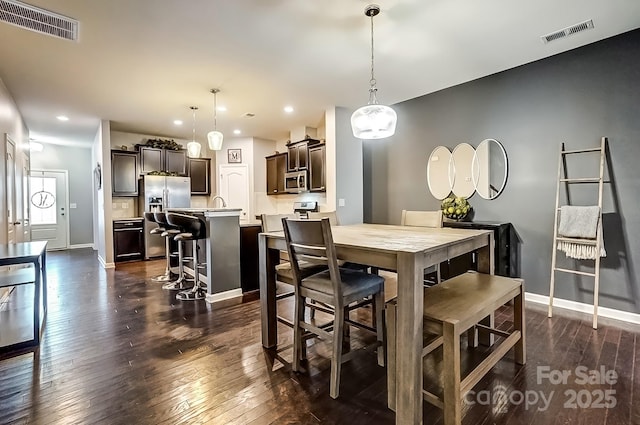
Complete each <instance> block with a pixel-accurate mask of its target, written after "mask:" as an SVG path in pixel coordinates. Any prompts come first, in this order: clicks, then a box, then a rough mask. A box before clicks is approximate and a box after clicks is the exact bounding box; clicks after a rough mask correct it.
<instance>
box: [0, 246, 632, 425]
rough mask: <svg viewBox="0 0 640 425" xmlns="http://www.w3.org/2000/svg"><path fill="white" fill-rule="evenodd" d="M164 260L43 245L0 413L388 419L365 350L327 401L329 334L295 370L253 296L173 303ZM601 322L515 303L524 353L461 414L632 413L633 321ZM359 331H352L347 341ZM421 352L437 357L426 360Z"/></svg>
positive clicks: (143, 420) (147, 419)
mask: <svg viewBox="0 0 640 425" xmlns="http://www.w3.org/2000/svg"><path fill="white" fill-rule="evenodd" d="M163 268H164V264H163V261H153V262H139V263H130V264H124V265H118V268H117V269H116V270H109V271H105V270H103V269H101V267H100V266H99V264H98V261H97V258H96V256H95V254H94V253H93V251H91V250H89V249H82V250H74V251H67V252H52V253H50V254H49V255H48V278H49V285H48V286H49V312H48V317H47V323H46V326H45V330H44V335H43V340H42V344H41V347H40V349H39V350H37V351H36V352H29V353H26V354H22V355H19V356H13V357H9V358H5V359H2V360H0V423H2V424H9V423H11V424H13V423H15V424H160V423H163V424H230V423H238V424H240V423H243V424H244V423H250V424H271V423H273V424H316V423H323V424H348V425H356V424H367V425H371V424H392V423H394V419H395V415H394V413H393V412H392V411H390V410H389V409H387V407H386V377H385V369H384V368H381V367H378V366H377V364H376V357H375V354H374V353H372V352H365V353H363V355H362V356H359V357H356V358H355V359H354V360H353V361H351V362H349V363H346V364H345V365H344V366H343V370H342V384H341V392H340V398H339V399H338V400H332V399H331V398H330V397H329V374H330V370H329V369H330V363H329V354H330V346H329V345H328V344H325V343H323V342H320V341H319V342H315V343H310V344H311V345H310V347H309V349H308V355H309V359H310V360H309V365H308V369H309V370H308V372H306V373H301V374H296V373H293V372H291V371H290V369H289V368H288V367H286V366H283V365H282V363H280V362H279V361H277V360H274V354H273V353H271V352H267V351H265V350H263V349H262V346H261V342H260V320H259V302H258V301H255V300H254V301H250V302H246V303H244V304H241V305H237V306H232V307H227V308H220V309H213V308H212V307H211V306H210V305H207V304H206V303H204V302H196V303H193V302H191V303H181V302H177V301H175V300H173V299H172V297H171V295H170V294H169V293H167V292H165V291H162V289H161V288H160V286H161V285H160V284H158V283H155V282H152V281H151V280H150V278H151V277H152V276H155V275H157V274H160V273H162V272H163ZM32 290H33V289H32V288H30V287H29V286H22V287H19V288H17V290H16V291H14V293H13V294H12V295H11V298H10V300H9V302H8V303H6V304H5V305H4V306H2V310H3V311H2V312H0V341H1V338H2V335H3V332H2V329H7V327H9V328H10V327H11V326H12V324H15V323H17V322H20V321H21V320H22V319H21V318H25V319H24V320H28V319H26V318H28V317H29V311H28V310H29V303H30V301H31V297H32V292H31V291H32ZM289 307H291V306H290V305H289ZM508 313H509V312H508V308H506V307H505V309H504V310H503V311H501V312H500V313H499V314H498V315H497V317H496V321H497V322H498V323H500V324H501V326H504V327H508V326H510V324H511V317H510V316H509V314H508ZM362 314H363V315H367V314H368V313H367V312H364V313H362ZM601 322H602V326H601V327H600V329H599V330H597V331H594V330H592V329H591V322H590V318H589V317H587V316H584V317H583V316H579V315H577V314H567V313H564V314H563V313H562V312H561V311H559V310H558V313H557V316H556V317H554V318H553V319H551V320H549V319H547V318H546V314H545V312H544V310H543V309H541V308H539V307H535V308H529V309H527V332H528V334H527V364H526V366H524V367H520V366H516V365H514V364H513V363H512V362H511V361H510V359H511V358H512V357H511V355H510V354H509V355H508V356H507V358H506V359H505V360H502V361H501V362H500V363H498V365H497V366H496V367H495V368H494V369H493V370H492V371H491V372H490V373H489V374H488V375H487V376H486V377H485V378H484V379H483V380H482V381H481V382H480V383H479V384H478V385H477V386H476V387H475V388H474V393H471V394H470V395H468V396H467V401H468V404H467V406H466V407H465V417H464V419H463V423H464V424H468V425H469V424H486V425H489V424H610V425H611V424H640V402H639V400H638V399H639V397H640V396H639V393H640V385H639V383H640V370H639V369H640V368H638V367H637V366H640V338H639V336H640V330H639V328H638V327H633V326H630V325H625V324H621V323H615V322H613V321H606V320H602V321H601ZM26 328H27V329H29V327H28V326H27V327H26ZM280 330H281V332H280V339H281V342H282V344H283V345H286V344H287V343H290V340H291V332H290V330H288V329H287V328H286V327H282V328H280ZM5 334H6V332H5ZM368 341H370V339H369V337H368V336H365V335H364V334H363V333H360V331H358V330H353V331H352V334H351V344H352V346H353V347H357V346H362V345H364V344H365V343H366V342H368ZM281 354H282V356H283V357H284V358H290V355H291V353H290V350H288V351H284V352H282V353H281ZM475 354H477V353H475ZM475 354H474V353H471V354H470V355H469V356H468V359H467V362H472V361H474V360H473V359H474V357H475ZM436 355H437V353H436ZM426 362H427V363H428V365H429V368H428V369H431V368H432V366H433V368H434V369H435V370H437V367H438V361H437V360H435V359H427V360H426ZM431 363H433V364H431ZM579 366H583V367H585V368H586V369H587V370H592V369H600V367H602V368H604V370H605V371H608V370H615V372H616V373H617V375H618V378H617V381H616V382H615V383H604V384H602V383H599V382H598V383H596V382H592V383H587V384H582V383H581V382H580V381H579V379H578V377H579V375H576V367H579ZM545 368H547V369H548V370H549V371H551V376H552V377H555V373H556V372H553V371H569V373H571V376H569V377H568V379H567V383H566V384H562V383H558V384H553V383H552V382H550V380H549V379H546V378H544V377H543V376H542V374H541V371H545V370H547V369H545ZM565 373H566V372H565ZM539 378H542V379H541V380H540V382H539ZM576 380H578V382H576ZM572 391H573V392H575V395H576V397H575V400H572V397H573V393H572ZM606 391H609V392H606ZM611 391H615V393H612V392H611ZM605 392H606V398H605ZM534 395H535V397H537V399H536V398H535V397H534ZM600 395H602V399H600ZM520 396H522V397H523V398H524V399H525V400H529V405H527V404H526V403H525V402H522V400H523V398H521V397H520ZM541 396H544V397H545V399H550V400H549V403H548V405H546V404H544V403H543V401H542V400H541ZM536 400H537V402H536V403H535V404H534V401H536ZM574 402H575V403H574ZM613 402H615V407H611V408H608V409H607V408H603V407H598V406H600V405H606V404H607V403H608V404H612V403H613ZM487 404H488V405H487ZM574 405H575V406H576V408H572V406H574ZM424 417H425V423H428V424H441V423H442V415H441V412H440V411H439V409H437V408H434V407H431V406H429V405H427V404H425V408H424Z"/></svg>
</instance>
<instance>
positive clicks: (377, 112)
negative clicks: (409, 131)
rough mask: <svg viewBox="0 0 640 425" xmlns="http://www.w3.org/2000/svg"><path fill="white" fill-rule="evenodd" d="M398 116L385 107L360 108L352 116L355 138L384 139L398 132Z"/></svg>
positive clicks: (369, 106)
mask: <svg viewBox="0 0 640 425" xmlns="http://www.w3.org/2000/svg"><path fill="white" fill-rule="evenodd" d="M397 121H398V115H397V114H396V111H394V110H393V109H391V108H390V107H388V106H385V105H379V104H373V105H366V106H363V107H361V108H358V109H357V110H356V111H355V112H354V113H353V115H351V129H352V130H353V136H354V137H357V138H358V139H367V140H370V139H384V138H385V137H389V136H393V134H394V133H395V132H396V122H397Z"/></svg>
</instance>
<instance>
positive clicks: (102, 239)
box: [91, 120, 115, 268]
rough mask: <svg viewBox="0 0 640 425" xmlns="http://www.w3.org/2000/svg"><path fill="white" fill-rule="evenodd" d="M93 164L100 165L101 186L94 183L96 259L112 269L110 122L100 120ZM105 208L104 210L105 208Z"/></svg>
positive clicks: (94, 145) (93, 150) (92, 155)
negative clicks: (98, 186)
mask: <svg viewBox="0 0 640 425" xmlns="http://www.w3.org/2000/svg"><path fill="white" fill-rule="evenodd" d="M91 157H92V163H93V164H100V166H101V169H102V186H101V188H100V189H97V186H96V184H95V181H94V185H93V187H94V211H95V215H94V223H96V225H95V226H94V228H95V233H94V241H95V243H96V245H97V246H96V248H97V250H98V259H99V260H100V263H101V264H102V265H103V267H104V268H113V267H115V263H114V261H113V222H112V213H111V131H110V122H109V121H107V120H102V121H101V122H100V127H98V131H97V132H96V137H95V139H94V141H93V146H92V149H91ZM105 206H106V208H105Z"/></svg>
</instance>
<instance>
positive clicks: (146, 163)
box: [138, 146, 187, 176]
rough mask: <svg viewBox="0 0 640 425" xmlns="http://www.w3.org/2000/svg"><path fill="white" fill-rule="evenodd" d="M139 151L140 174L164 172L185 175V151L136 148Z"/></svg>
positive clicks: (145, 147)
mask: <svg viewBox="0 0 640 425" xmlns="http://www.w3.org/2000/svg"><path fill="white" fill-rule="evenodd" d="M138 149H139V150H140V173H141V174H147V173H149V172H151V171H165V172H168V173H178V174H179V175H182V176H184V175H186V174H187V151H186V150H184V149H180V150H171V149H159V148H151V147H148V146H138Z"/></svg>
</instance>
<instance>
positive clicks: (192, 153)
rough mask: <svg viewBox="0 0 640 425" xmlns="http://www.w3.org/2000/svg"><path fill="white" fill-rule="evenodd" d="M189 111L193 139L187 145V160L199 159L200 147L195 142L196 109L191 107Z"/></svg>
mask: <svg viewBox="0 0 640 425" xmlns="http://www.w3.org/2000/svg"><path fill="white" fill-rule="evenodd" d="M190 109H191V111H193V139H191V141H190V142H189V143H187V156H188V157H189V158H200V151H201V150H202V145H201V144H200V143H198V142H196V111H197V110H198V107H197V106H191V107H190Z"/></svg>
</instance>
